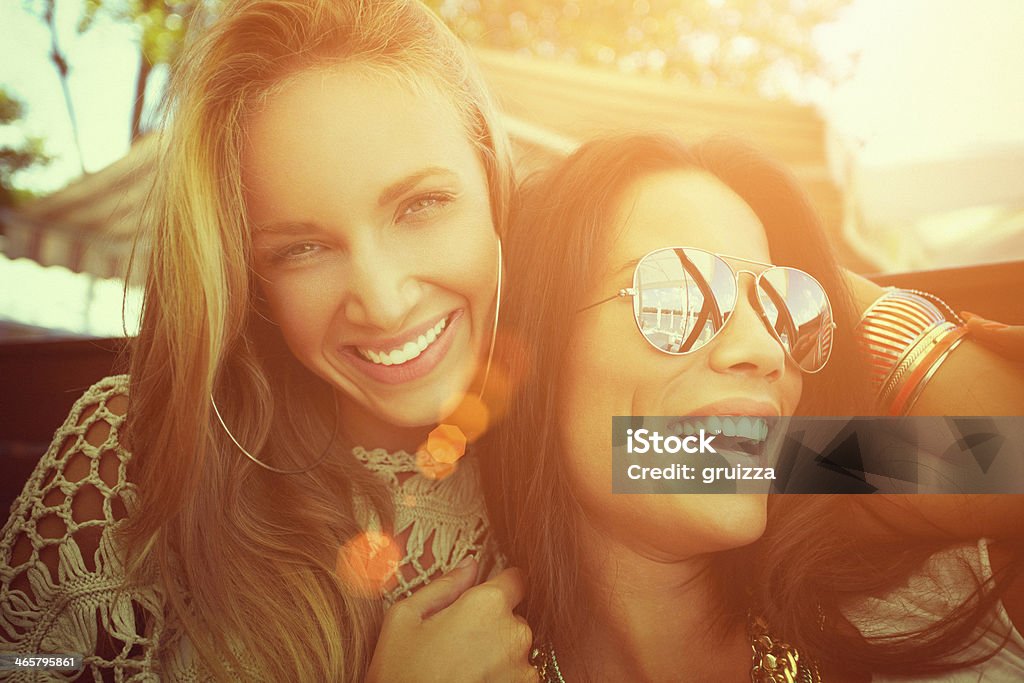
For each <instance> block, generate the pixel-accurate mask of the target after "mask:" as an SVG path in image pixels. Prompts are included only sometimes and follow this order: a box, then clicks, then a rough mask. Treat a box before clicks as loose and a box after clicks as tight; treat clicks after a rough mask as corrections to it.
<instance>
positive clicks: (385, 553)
mask: <svg viewBox="0 0 1024 683" xmlns="http://www.w3.org/2000/svg"><path fill="white" fill-rule="evenodd" d="M401 561H402V550H401V548H399V547H398V543H396V542H395V539H394V538H392V537H391V536H389V535H388V534H385V533H382V532H380V531H372V530H371V531H364V532H363V533H361V534H359V535H358V536H355V537H353V538H351V539H349V540H348V541H346V542H345V544H344V545H342V546H341V547H340V548H338V556H337V561H336V564H335V569H336V571H337V573H338V578H340V579H341V580H342V582H343V583H344V584H345V585H346V586H347V587H348V588H349V589H350V590H352V591H353V592H354V593H357V594H359V595H364V596H367V597H375V596H379V595H380V594H381V593H382V592H383V591H384V590H385V589H386V588H387V586H388V584H389V583H392V582H393V577H394V574H395V572H396V571H398V565H399V563H400V562H401Z"/></svg>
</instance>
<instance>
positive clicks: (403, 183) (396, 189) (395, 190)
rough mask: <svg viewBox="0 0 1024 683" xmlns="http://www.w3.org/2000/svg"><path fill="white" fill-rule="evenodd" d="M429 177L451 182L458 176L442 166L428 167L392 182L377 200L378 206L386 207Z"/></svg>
mask: <svg viewBox="0 0 1024 683" xmlns="http://www.w3.org/2000/svg"><path fill="white" fill-rule="evenodd" d="M430 176H445V177H446V178H449V179H452V180H455V179H457V178H458V175H457V174H456V173H455V172H454V171H452V170H451V169H448V168H445V167H443V166H428V167H427V168H424V169H421V170H419V171H416V172H415V173H410V174H409V175H407V176H406V177H404V178H402V179H401V180H398V181H396V182H393V183H391V184H390V185H388V186H387V187H386V188H384V191H383V192H381V193H380V196H379V197H378V198H377V204H378V206H387V205H388V204H390V203H391V202H393V201H395V200H396V199H398V198H399V197H401V196H402V195H403V194H405V193H406V192H408V191H409V190H411V189H412V188H414V187H416V186H417V185H418V184H419V183H421V182H422V181H423V180H424V179H425V178H429V177H430Z"/></svg>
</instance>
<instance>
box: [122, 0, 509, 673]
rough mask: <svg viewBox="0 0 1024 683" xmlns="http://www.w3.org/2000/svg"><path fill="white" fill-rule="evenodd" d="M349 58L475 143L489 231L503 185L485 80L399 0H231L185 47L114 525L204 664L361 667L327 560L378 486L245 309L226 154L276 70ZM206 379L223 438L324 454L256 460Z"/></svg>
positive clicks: (174, 92) (234, 170) (358, 617)
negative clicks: (126, 486)
mask: <svg viewBox="0 0 1024 683" xmlns="http://www.w3.org/2000/svg"><path fill="white" fill-rule="evenodd" d="M353 60H355V61H359V62H361V63H365V64H367V65H369V66H371V67H374V68H377V69H379V70H382V71H385V72H387V73H388V74H390V75H393V76H396V77H398V78H402V79H405V82H407V83H408V85H409V86H410V87H414V88H415V87H421V86H422V85H423V84H424V83H429V84H430V85H431V86H432V87H435V88H436V89H438V90H439V91H440V92H441V93H442V94H444V95H445V96H446V97H448V98H449V100H450V101H451V102H452V104H453V106H454V107H455V109H456V111H457V112H458V113H459V115H460V116H461V118H462V120H463V122H464V125H465V129H466V134H467V136H468V138H469V139H470V140H471V142H472V143H473V145H474V147H475V148H476V149H477V150H478V153H479V154H480V156H481V159H482V161H483V166H484V168H485V172H486V174H487V177H488V183H489V189H490V195H491V207H492V211H493V214H494V224H495V226H496V227H497V229H498V230H499V234H500V232H502V231H503V230H504V227H505V224H506V222H507V221H506V216H507V213H508V205H509V202H510V201H511V198H512V196H513V191H514V179H513V176H512V171H511V163H510V155H509V152H508V142H507V139H506V137H505V135H504V132H503V130H502V128H501V126H500V124H499V122H498V119H497V113H496V109H495V108H494V106H493V104H492V102H491V99H490V97H489V95H488V92H487V89H486V87H485V86H484V84H483V81H482V79H481V78H480V76H479V74H478V72H477V70H476V69H475V67H474V66H473V64H472V62H471V60H470V58H469V57H468V55H467V52H466V48H465V47H464V46H463V45H462V44H461V43H460V42H459V41H458V40H457V39H456V38H455V37H454V36H453V34H452V33H451V32H450V31H449V30H448V29H447V28H446V27H445V26H444V25H443V24H442V23H441V21H440V19H439V18H438V17H437V16H435V15H434V14H433V12H431V11H430V10H429V9H428V8H426V7H425V6H424V5H422V4H420V3H419V2H416V1H415V0H346V1H345V2H338V1H336V0H236V1H235V2H231V3H230V4H229V5H228V6H227V7H226V8H225V9H224V10H223V12H222V13H221V14H220V16H218V17H217V18H216V20H215V21H213V23H212V24H211V25H210V26H209V27H207V28H206V29H205V30H204V31H203V32H202V34H201V35H200V36H198V38H197V39H196V40H195V41H194V42H193V43H192V44H191V45H189V46H187V48H186V50H185V52H184V54H183V55H182V56H181V59H180V62H179V63H178V66H177V70H176V73H175V74H174V75H173V79H172V83H171V87H170V92H171V97H170V103H169V104H170V106H169V109H168V116H167V126H166V129H165V131H164V133H163V135H162V139H161V149H160V163H159V164H158V174H157V178H156V181H155V184H154V190H153V195H152V197H151V201H150V204H149V214H148V222H149V226H148V227H149V230H150V231H151V234H147V235H146V236H147V237H148V238H149V242H150V244H151V246H152V255H151V258H150V260H149V267H148V274H147V283H146V297H145V309H144V313H143V317H142V329H141V332H140V334H139V337H138V339H137V340H136V341H135V343H134V344H133V349H132V361H131V391H130V396H129V401H130V404H129V409H128V424H129V429H130V434H129V440H130V447H131V449H132V451H133V454H134V457H133V460H132V465H131V473H130V476H131V479H132V480H133V481H134V482H135V483H137V485H138V500H137V503H136V505H135V506H134V507H133V510H132V514H131V515H130V517H129V519H128V520H127V523H126V525H125V526H124V528H123V529H122V539H123V544H124V547H125V548H127V550H128V553H129V561H130V564H129V570H130V576H131V578H132V579H134V580H135V581H140V582H147V583H156V584H157V586H158V587H159V588H160V590H161V592H162V594H163V595H164V597H165V599H166V605H167V610H168V611H169V612H170V613H171V615H172V616H173V617H174V618H173V620H172V622H171V623H173V624H176V625H179V626H180V628H181V630H183V631H184V634H185V635H187V636H188V637H189V638H190V640H191V641H192V644H193V646H194V648H195V651H196V653H197V654H198V656H199V657H200V659H201V660H202V662H203V663H204V664H205V665H206V666H208V667H209V669H210V670H211V671H212V672H213V673H214V674H215V675H216V676H217V677H218V678H221V679H234V678H238V677H244V678H252V677H257V678H262V679H266V680H338V681H356V680H361V678H362V675H363V672H364V671H365V669H366V666H367V665H368V660H369V657H370V655H371V653H372V651H373V645H374V642H375V640H376V637H377V631H378V628H379V624H380V612H381V605H380V599H379V598H374V597H372V596H366V595H365V594H363V593H362V592H360V591H359V590H354V589H352V588H351V587H349V586H347V585H345V584H344V583H343V582H342V581H341V580H340V579H339V578H338V576H337V575H336V572H335V564H336V561H337V553H338V549H339V547H341V546H342V545H343V544H344V543H345V542H346V541H347V540H348V539H351V538H352V537H353V536H355V535H356V534H358V533H360V531H362V530H363V529H362V526H363V525H365V524H366V522H367V520H365V519H359V518H358V515H359V514H362V512H361V510H362V511H365V509H367V508H368V509H369V510H371V511H375V512H376V514H377V515H378V516H379V517H380V518H382V519H383V520H384V521H385V522H386V521H387V520H388V519H389V516H390V514H391V511H390V496H389V492H388V491H387V490H385V489H384V488H383V484H382V483H380V482H379V481H378V480H376V478H374V477H372V476H371V475H370V474H369V473H368V472H367V471H366V470H365V469H364V468H363V467H361V466H360V465H359V464H358V463H357V462H356V461H355V459H354V458H352V457H350V456H349V455H348V453H347V452H346V448H345V447H344V446H343V444H342V443H340V441H339V440H337V439H332V435H334V433H335V431H336V426H335V420H337V415H336V407H335V405H334V403H333V400H332V391H333V388H332V387H330V386H328V385H327V384H326V383H325V382H323V381H322V380H320V379H318V378H316V377H314V376H313V375H312V374H311V373H309V372H308V371H307V370H305V369H304V368H303V367H302V366H301V365H300V364H299V363H298V362H297V361H296V360H295V359H294V358H293V357H292V356H291V354H290V353H289V352H288V350H287V348H286V347H285V345H284V343H283V341H282V340H281V337H280V334H279V332H278V331H277V330H276V329H275V328H273V327H272V326H271V325H269V324H268V323H267V322H266V321H265V320H264V319H263V317H262V316H261V311H260V304H259V301H258V298H257V294H256V292H257V289H256V287H255V286H254V282H253V276H252V270H251V268H250V250H251V245H250V241H249V230H248V228H247V224H246V217H245V211H244V206H245V205H244V201H243V192H242V182H241V177H240V171H239V166H240V156H241V149H242V144H243V140H244V129H245V125H246V121H247V117H248V115H249V113H250V112H252V111H253V110H254V109H255V108H258V107H259V106H261V103H262V100H264V99H265V98H266V97H268V96H269V95H271V94H272V92H273V89H274V88H275V87H276V86H278V85H280V84H281V83H282V81H283V80H284V79H286V78H288V77H289V76H291V75H293V74H295V73H297V72H299V71H301V70H304V69H309V68H322V67H325V66H330V65H331V64H335V63H338V62H343V61H353ZM300 123H301V122H298V121H297V122H296V125H300ZM338 125H344V120H343V114H342V115H341V117H340V118H339V124H338ZM211 396H215V397H216V401H217V404H218V406H219V408H220V411H221V413H222V414H223V415H224V418H225V420H226V421H227V423H228V424H230V425H231V429H232V431H233V433H234V435H235V436H236V437H237V438H238V439H239V441H240V442H241V443H243V444H245V445H246V447H247V449H248V450H249V451H250V452H253V453H258V454H259V457H260V458H261V459H262V460H264V461H267V462H269V463H270V464H272V465H274V466H276V467H278V468H283V469H295V468H299V467H302V466H304V465H307V464H309V463H310V462H311V461H312V459H313V458H315V457H317V456H318V455H319V454H320V453H322V452H324V449H325V447H330V448H332V449H333V450H334V451H335V454H334V455H335V456H336V457H329V458H328V459H327V461H326V462H324V463H323V464H322V465H321V466H320V467H318V468H316V469H315V470H313V471H311V472H309V473H307V474H301V475H294V476H283V475H279V474H274V473H269V472H265V471H264V470H262V469H261V468H259V467H256V466H255V465H253V464H252V463H251V462H249V461H248V460H246V459H245V458H244V457H243V456H242V455H241V454H240V453H239V452H238V449H237V448H236V447H235V446H234V445H233V444H232V443H231V441H229V440H228V437H227V436H226V435H225V434H224V432H223V430H221V429H220V427H219V426H218V425H217V423H216V422H215V418H214V415H213V413H212V411H211V399H210V397H211ZM370 445H371V446H372V444H370ZM356 501H360V502H359V503H357V502H356ZM182 589H184V590H182ZM178 635H181V633H177V634H172V640H173V638H174V637H176V636H178ZM161 645H162V646H168V643H161Z"/></svg>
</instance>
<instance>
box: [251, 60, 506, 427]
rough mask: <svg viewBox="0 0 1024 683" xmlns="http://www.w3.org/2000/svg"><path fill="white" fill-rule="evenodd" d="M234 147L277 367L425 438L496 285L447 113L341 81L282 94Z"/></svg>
mask: <svg viewBox="0 0 1024 683" xmlns="http://www.w3.org/2000/svg"><path fill="white" fill-rule="evenodd" d="M246 134H247V145H246V147H245V151H244V155H243V182H244V184H245V193H246V202H247V206H246V209H247V212H248V219H249V225H250V230H251V231H252V239H253V247H254V249H253V252H254V268H255V272H256V274H257V279H258V281H259V283H260V288H261V290H262V294H263V296H264V297H265V298H266V300H267V302H268V304H269V317H270V318H271V319H272V320H273V322H274V323H276V324H277V325H278V326H279V327H280V329H281V333H282V335H283V336H284V339H285V341H286V342H287V344H288V346H289V348H290V349H291V351H292V353H293V354H294V355H295V357H296V358H297V359H298V360H299V361H301V362H302V363H303V365H305V366H306V367H307V368H309V369H310V370H311V371H313V372H314V373H315V374H317V375H319V376H320V377H322V378H323V379H325V380H327V381H328V382H330V383H331V384H332V385H334V386H335V387H336V388H337V389H338V390H339V392H340V395H341V396H342V397H343V398H345V399H346V400H347V402H348V405H347V408H349V410H348V411H347V412H346V415H358V416H361V418H360V419H364V420H369V421H371V422H372V421H374V420H379V421H381V423H383V424H384V425H396V426H403V427H417V426H425V425H430V424H433V423H436V422H437V421H438V420H439V419H440V418H442V417H443V416H444V414H445V411H446V410H448V409H450V408H451V406H452V405H453V403H454V402H456V401H458V400H459V399H460V398H461V397H462V395H463V394H464V393H465V392H466V391H467V390H468V389H469V388H470V385H471V383H472V382H473V378H474V375H475V373H476V370H477V367H478V361H479V359H480V357H481V355H482V354H483V353H484V352H485V351H486V345H487V344H488V343H489V341H490V335H491V329H492V324H493V308H492V306H493V302H494V294H495V286H496V277H497V259H498V252H497V249H498V242H497V238H496V236H495V232H494V225H493V222H492V218H491V208H490V200H489V194H488V186H487V180H486V177H485V171H484V168H483V165H482V163H481V161H480V158H479V154H478V152H477V150H476V149H475V148H474V147H473V145H472V144H471V142H470V140H469V139H468V138H467V134H466V130H465V127H464V126H463V124H462V122H461V120H460V119H459V117H458V115H457V113H456V110H455V108H454V107H453V105H452V104H451V103H450V102H449V101H447V100H446V99H445V98H444V97H443V96H442V95H441V94H440V93H435V92H434V91H433V90H432V89H429V88H424V89H422V90H420V91H414V90H413V89H412V88H411V87H409V86H408V85H407V84H405V83H403V82H402V81H401V80H400V79H398V78H394V77H390V76H388V75H384V74H381V73H380V72H379V71H372V70H370V69H368V68H367V67H365V66H360V65H341V66H336V67H331V68H330V69H318V70H310V71H306V72H302V73H300V74H298V75H297V76H295V77H293V78H291V79H289V80H288V81H287V82H286V83H285V84H284V85H283V87H281V88H280V89H277V90H275V91H273V93H272V94H271V96H270V97H269V99H268V100H267V102H266V105H265V106H264V107H263V108H262V109H261V110H260V111H258V112H257V113H255V114H254V115H253V116H251V117H250V118H249V119H248V121H247V125H246ZM355 431H357V432H358V431H359V430H355Z"/></svg>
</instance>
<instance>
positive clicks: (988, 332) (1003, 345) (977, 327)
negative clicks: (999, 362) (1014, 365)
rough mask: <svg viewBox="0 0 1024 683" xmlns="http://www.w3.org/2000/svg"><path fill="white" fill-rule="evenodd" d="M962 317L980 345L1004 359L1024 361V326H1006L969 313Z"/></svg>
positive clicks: (965, 312) (964, 313)
mask: <svg viewBox="0 0 1024 683" xmlns="http://www.w3.org/2000/svg"><path fill="white" fill-rule="evenodd" d="M960 317H961V318H963V319H964V320H966V321H967V329H968V330H970V332H971V336H972V337H973V338H974V339H975V340H977V342H978V343H979V344H982V345H984V346H986V347H988V348H990V349H992V350H993V351H995V352H996V353H998V354H999V355H1000V356H1002V357H1003V358H1008V359H1010V360H1015V361H1024V325H1004V324H1003V323H997V322H995V321H992V320H986V319H985V318H982V317H981V316H980V315H976V314H974V313H968V312H967V311H963V312H962V313H960Z"/></svg>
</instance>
